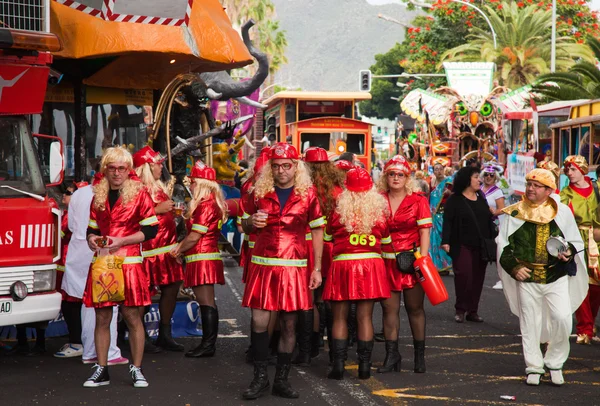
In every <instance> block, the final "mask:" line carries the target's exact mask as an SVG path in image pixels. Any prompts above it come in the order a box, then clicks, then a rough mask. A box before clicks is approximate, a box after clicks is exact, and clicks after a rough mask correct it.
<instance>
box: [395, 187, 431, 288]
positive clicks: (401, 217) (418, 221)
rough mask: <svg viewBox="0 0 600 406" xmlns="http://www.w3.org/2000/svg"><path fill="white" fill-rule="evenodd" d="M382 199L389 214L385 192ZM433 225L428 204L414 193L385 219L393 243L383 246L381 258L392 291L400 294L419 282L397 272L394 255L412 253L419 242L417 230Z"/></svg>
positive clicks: (408, 275)
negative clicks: (384, 263) (383, 261)
mask: <svg viewBox="0 0 600 406" xmlns="http://www.w3.org/2000/svg"><path fill="white" fill-rule="evenodd" d="M384 196H385V198H386V199H387V201H388V207H389V208H390V213H391V212H392V209H391V206H390V205H389V204H390V201H389V197H388V195H387V193H384ZM432 226H433V223H432V221H431V212H430V211H429V201H428V200H427V198H426V197H423V196H421V195H418V194H416V193H413V194H411V195H407V196H406V197H405V198H404V200H402V203H400V206H398V209H397V210H396V212H395V213H393V214H391V216H390V217H389V218H388V228H389V230H390V234H391V236H392V243H391V244H389V245H387V246H384V248H383V257H384V259H385V262H386V268H387V270H388V276H389V278H390V285H391V288H392V291H394V292H400V291H402V290H403V289H410V288H413V287H414V286H415V285H416V284H417V283H418V281H417V279H416V278H415V276H414V275H412V274H405V273H402V272H400V270H399V269H398V265H397V263H396V254H398V253H400V252H403V251H409V250H412V249H413V247H414V246H416V247H417V248H419V246H420V243H421V239H420V237H419V229H421V228H431V227H432Z"/></svg>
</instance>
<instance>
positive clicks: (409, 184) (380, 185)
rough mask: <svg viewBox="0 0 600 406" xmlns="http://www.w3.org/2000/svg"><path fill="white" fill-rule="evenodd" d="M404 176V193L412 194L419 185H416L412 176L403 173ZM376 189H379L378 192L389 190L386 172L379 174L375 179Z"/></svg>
mask: <svg viewBox="0 0 600 406" xmlns="http://www.w3.org/2000/svg"><path fill="white" fill-rule="evenodd" d="M405 176H406V178H407V179H406V184H405V185H404V188H405V189H406V194H408V195H412V194H413V192H415V191H418V190H419V186H418V185H417V182H416V181H415V179H414V178H413V177H412V176H410V175H406V174H405ZM377 190H379V191H380V192H385V193H387V192H389V191H390V185H389V184H388V177H387V172H384V173H383V175H381V177H380V178H379V180H378V181H377Z"/></svg>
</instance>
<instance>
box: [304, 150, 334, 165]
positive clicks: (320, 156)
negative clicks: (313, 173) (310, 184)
mask: <svg viewBox="0 0 600 406" xmlns="http://www.w3.org/2000/svg"><path fill="white" fill-rule="evenodd" d="M304 162H329V156H327V151H325V150H324V149H323V148H319V147H310V148H307V149H306V151H304Z"/></svg>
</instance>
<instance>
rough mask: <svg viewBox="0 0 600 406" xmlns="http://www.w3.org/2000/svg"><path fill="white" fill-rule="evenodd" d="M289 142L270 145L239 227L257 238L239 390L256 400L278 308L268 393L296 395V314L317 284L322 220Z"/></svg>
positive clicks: (264, 381)
mask: <svg viewBox="0 0 600 406" xmlns="http://www.w3.org/2000/svg"><path fill="white" fill-rule="evenodd" d="M298 158H299V157H298V152H297V151H296V148H294V147H293V146H292V145H289V144H286V143H278V144H275V145H274V146H273V147H272V148H271V152H270V162H269V164H268V165H265V167H264V168H263V170H262V171H261V173H260V176H259V177H258V179H257V181H256V184H255V188H254V191H253V198H252V199H250V200H249V201H250V205H249V206H248V207H247V208H246V212H247V213H248V214H249V215H250V217H249V218H247V219H245V220H243V221H242V227H243V228H244V231H245V232H247V233H249V232H253V231H255V230H256V233H257V239H256V245H255V246H254V250H253V251H252V259H251V263H250V269H249V271H248V280H247V282H246V288H245V291H244V300H243V302H242V305H243V306H244V307H250V308H251V309H252V338H251V340H252V353H253V357H254V379H253V380H252V382H251V383H250V386H249V387H248V389H247V390H246V391H245V392H244V394H243V397H244V398H245V399H256V398H258V397H260V396H261V395H263V394H264V393H265V392H266V391H267V390H268V389H269V387H270V385H269V377H268V375H267V365H268V361H267V357H268V353H269V333H268V331H267V328H268V325H269V320H270V317H271V313H272V312H279V320H280V329H281V337H280V340H279V352H278V354H277V371H276V374H275V380H274V382H273V394H274V395H277V396H281V397H285V398H297V397H298V396H299V394H298V392H296V391H295V390H294V389H293V388H292V387H291V385H290V383H289V382H288V380H287V378H288V374H289V371H290V366H291V358H292V352H293V351H294V347H295V345H296V331H295V330H296V329H295V326H296V312H297V311H300V310H309V309H311V308H312V292H310V291H311V290H314V289H316V288H318V287H319V285H320V284H321V255H322V250H323V226H324V225H325V219H324V218H323V215H322V214H321V207H320V206H319V201H318V199H317V195H316V192H315V190H314V188H313V186H312V183H311V181H310V175H309V173H308V170H307V169H306V166H305V164H304V162H302V161H300V160H299V159H298ZM307 227H310V229H311V234H312V244H313V248H314V269H312V270H309V269H307V262H308V261H307V259H308V250H307V247H306V229H307Z"/></svg>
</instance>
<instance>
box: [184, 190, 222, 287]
mask: <svg viewBox="0 0 600 406" xmlns="http://www.w3.org/2000/svg"><path fill="white" fill-rule="evenodd" d="M221 223H222V215H221V209H220V208H219V205H218V204H217V201H216V199H215V197H214V196H213V195H212V194H211V195H210V196H209V197H208V198H206V199H204V200H202V201H201V202H200V203H199V204H198V206H197V207H196V209H195V210H194V213H192V217H191V218H190V220H189V221H188V232H189V233H191V232H195V233H199V234H200V235H201V237H200V239H199V240H198V242H197V243H196V245H194V246H193V247H192V248H190V249H189V250H187V251H186V252H185V254H184V255H185V257H184V258H185V279H184V285H185V287H186V288H191V287H194V286H199V285H214V284H219V285H224V284H225V274H224V272H223V259H221V252H220V251H219V245H218V243H219V234H220V233H221Z"/></svg>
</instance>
